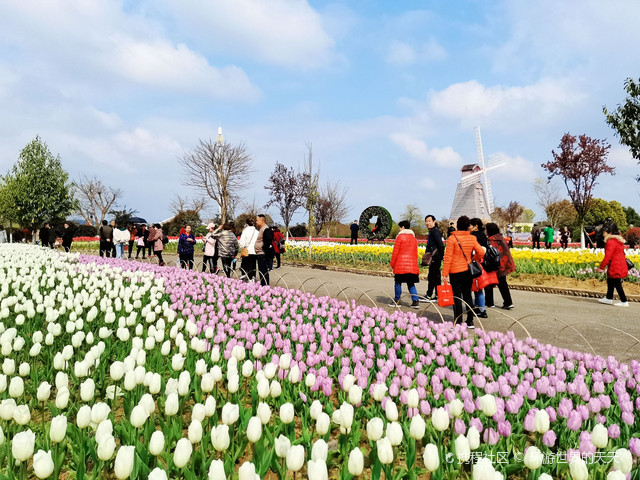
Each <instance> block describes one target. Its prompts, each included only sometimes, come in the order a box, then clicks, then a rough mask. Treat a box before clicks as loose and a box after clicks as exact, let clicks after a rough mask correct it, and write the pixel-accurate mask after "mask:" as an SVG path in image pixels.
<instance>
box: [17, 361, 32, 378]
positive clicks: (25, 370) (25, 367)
mask: <svg viewBox="0 0 640 480" xmlns="http://www.w3.org/2000/svg"><path fill="white" fill-rule="evenodd" d="M29 373H31V365H29V364H28V363H26V362H24V363H21V364H20V367H18V375H20V376H21V377H26V376H28V375H29Z"/></svg>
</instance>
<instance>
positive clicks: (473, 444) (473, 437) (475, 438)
mask: <svg viewBox="0 0 640 480" xmlns="http://www.w3.org/2000/svg"><path fill="white" fill-rule="evenodd" d="M467 440H469V448H471V450H477V449H478V447H479V446H480V432H479V431H478V429H477V428H476V427H475V426H474V425H471V426H470V427H469V430H467Z"/></svg>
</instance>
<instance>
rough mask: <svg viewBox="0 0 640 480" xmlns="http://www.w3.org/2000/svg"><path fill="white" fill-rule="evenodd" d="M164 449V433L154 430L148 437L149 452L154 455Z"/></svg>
mask: <svg viewBox="0 0 640 480" xmlns="http://www.w3.org/2000/svg"><path fill="white" fill-rule="evenodd" d="M163 451H164V433H162V430H156V431H155V432H153V433H152V434H151V438H150V439H149V453H150V454H151V455H154V456H158V455H160V454H161V453H162V452H163Z"/></svg>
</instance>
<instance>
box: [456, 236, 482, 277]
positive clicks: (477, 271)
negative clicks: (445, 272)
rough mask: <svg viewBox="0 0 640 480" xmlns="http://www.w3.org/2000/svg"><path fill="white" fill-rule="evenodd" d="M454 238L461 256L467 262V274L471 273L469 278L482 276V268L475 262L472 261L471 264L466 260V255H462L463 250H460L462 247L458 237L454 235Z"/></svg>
mask: <svg viewBox="0 0 640 480" xmlns="http://www.w3.org/2000/svg"><path fill="white" fill-rule="evenodd" d="M454 238H455V239H456V242H458V246H459V247H460V251H461V252H462V256H463V257H464V260H465V262H467V264H468V265H469V272H470V273H471V278H478V277H479V276H480V275H482V267H481V266H480V264H479V263H478V262H476V261H475V260H472V261H471V262H470V261H469V259H468V258H467V255H466V254H465V253H464V250H463V249H462V245H460V240H458V237H457V236H456V235H454Z"/></svg>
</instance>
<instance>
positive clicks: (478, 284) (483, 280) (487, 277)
mask: <svg viewBox="0 0 640 480" xmlns="http://www.w3.org/2000/svg"><path fill="white" fill-rule="evenodd" d="M497 284H498V272H487V271H486V270H485V269H484V268H483V269H482V275H480V276H479V277H477V278H474V279H473V281H472V282H471V291H472V292H479V291H480V290H482V289H483V288H486V287H488V286H489V285H497Z"/></svg>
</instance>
